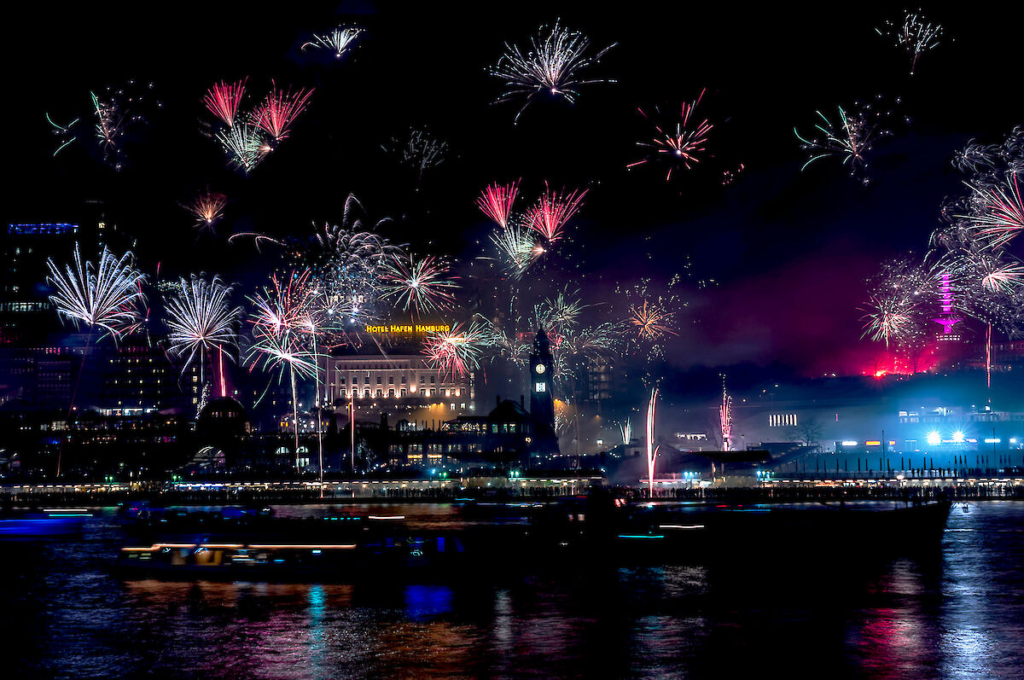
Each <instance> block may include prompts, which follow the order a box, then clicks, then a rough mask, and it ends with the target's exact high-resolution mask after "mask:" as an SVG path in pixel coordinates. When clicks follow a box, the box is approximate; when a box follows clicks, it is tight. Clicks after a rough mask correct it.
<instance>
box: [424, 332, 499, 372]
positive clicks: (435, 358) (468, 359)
mask: <svg viewBox="0 0 1024 680" xmlns="http://www.w3.org/2000/svg"><path fill="white" fill-rule="evenodd" d="M487 337H488V334H487V332H486V330H485V328H484V327H483V326H482V325H481V324H479V323H477V322H475V321H474V322H472V323H470V324H469V325H468V326H466V327H465V328H463V327H462V324H455V326H453V327H452V329H451V330H450V331H435V332H432V333H430V334H429V335H428V336H427V339H426V340H425V341H424V343H423V350H422V353H423V354H424V356H426V358H427V365H429V366H430V367H431V368H433V369H435V370H438V371H440V372H441V374H442V375H443V376H445V378H446V379H454V378H464V377H466V376H467V375H468V374H469V373H470V372H471V371H474V370H476V369H478V368H479V367H480V355H481V351H482V346H483V343H484V341H485V339H486V338H487Z"/></svg>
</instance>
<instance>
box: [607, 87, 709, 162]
mask: <svg viewBox="0 0 1024 680" xmlns="http://www.w3.org/2000/svg"><path fill="white" fill-rule="evenodd" d="M704 92H706V90H701V92H700V95H698V97H697V99H695V100H694V101H693V102H690V103H686V102H683V104H682V106H681V107H680V112H679V120H678V121H677V122H676V129H675V132H674V133H673V132H665V130H663V129H662V127H661V125H659V124H658V123H657V122H655V121H652V120H651V117H650V116H648V115H647V114H646V113H644V110H643V109H641V108H637V111H639V112H640V115H641V116H643V117H644V118H645V119H647V120H649V121H651V122H652V123H654V130H655V133H656V134H655V136H654V138H653V139H652V140H651V141H649V142H637V146H643V147H647V148H649V149H651V154H650V155H649V156H648V157H647V158H643V159H641V160H638V161H636V162H635V163H630V164H629V165H627V166H626V167H627V168H633V167H636V166H638V165H643V164H644V163H648V162H651V161H656V160H662V159H665V160H668V161H671V163H670V165H669V169H668V172H667V173H666V175H665V181H666V182H668V181H670V180H671V179H672V171H673V170H674V169H675V168H676V167H677V166H681V167H684V168H686V169H687V170H689V169H690V168H692V167H693V166H694V165H696V164H697V163H699V162H700V157H701V155H702V154H703V153H704V152H705V151H706V150H707V142H708V133H709V132H711V128H713V127H714V126H713V125H711V124H710V123H708V121H707V119H705V120H704V121H702V122H701V123H698V124H697V125H694V126H692V127H691V124H690V118H691V116H693V111H694V109H696V108H697V105H698V104H700V101H701V99H703V98H704ZM655 111H656V112H657V109H655Z"/></svg>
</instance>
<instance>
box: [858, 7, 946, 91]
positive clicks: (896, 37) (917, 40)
mask: <svg viewBox="0 0 1024 680" xmlns="http://www.w3.org/2000/svg"><path fill="white" fill-rule="evenodd" d="M918 12H920V10H918ZM875 32H876V33H878V35H880V36H882V37H886V38H890V39H891V40H893V41H894V43H895V46H896V47H897V48H899V49H901V50H903V51H904V52H906V53H907V58H908V59H909V60H910V75H914V71H915V70H917V60H918V59H920V58H921V55H922V54H924V53H925V52H930V51H931V50H934V49H935V48H936V47H938V46H939V42H940V40H941V38H942V33H943V28H942V26H941V25H940V24H932V23H930V22H928V21H926V20H925V18H924V17H923V16H921V15H920V14H915V13H913V12H909V11H907V10H903V23H902V24H900V25H896V24H895V23H894V22H892V21H888V20H887V21H886V22H885V26H884V27H883V28H876V29H875Z"/></svg>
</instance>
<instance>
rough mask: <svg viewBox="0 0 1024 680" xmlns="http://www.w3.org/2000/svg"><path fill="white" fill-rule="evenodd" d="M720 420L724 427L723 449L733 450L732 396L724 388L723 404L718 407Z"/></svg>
mask: <svg viewBox="0 0 1024 680" xmlns="http://www.w3.org/2000/svg"><path fill="white" fill-rule="evenodd" d="M718 420H719V422H720V424H721V428H722V450H723V451H732V397H730V396H729V395H728V394H726V392H725V390H722V405H721V406H719V407H718Z"/></svg>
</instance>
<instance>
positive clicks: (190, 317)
mask: <svg viewBox="0 0 1024 680" xmlns="http://www.w3.org/2000/svg"><path fill="white" fill-rule="evenodd" d="M230 296H231V287H230V286H226V285H224V282H223V281H221V279H220V277H219V276H214V277H213V280H212V281H206V280H205V279H203V278H202V277H199V276H195V275H194V274H193V275H192V277H191V279H189V280H186V279H184V278H182V279H181V283H180V287H179V289H178V291H177V293H176V294H175V295H174V296H173V297H171V298H169V299H168V300H167V306H166V309H167V316H168V319H167V326H168V327H169V328H170V329H171V332H170V336H169V338H170V343H171V344H170V351H171V353H172V354H174V355H175V356H177V357H186V358H185V363H184V365H183V366H182V369H181V370H182V373H184V372H185V370H186V369H187V368H188V367H189V365H191V364H192V362H193V361H194V360H195V358H196V354H198V355H199V358H200V367H201V369H202V368H203V367H205V355H206V353H207V352H209V351H210V350H213V349H220V350H221V351H223V350H225V349H226V348H229V347H233V346H235V347H236V346H237V345H238V331H237V330H236V329H237V326H238V324H239V322H240V321H241V319H242V308H241V307H237V306H236V307H232V306H231V301H230ZM228 357H229V358H230V357H231V354H230V352H229V353H228ZM232 360H233V359H232Z"/></svg>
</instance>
